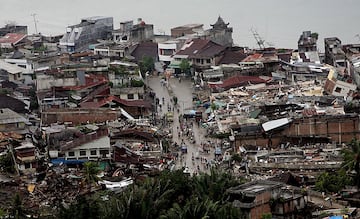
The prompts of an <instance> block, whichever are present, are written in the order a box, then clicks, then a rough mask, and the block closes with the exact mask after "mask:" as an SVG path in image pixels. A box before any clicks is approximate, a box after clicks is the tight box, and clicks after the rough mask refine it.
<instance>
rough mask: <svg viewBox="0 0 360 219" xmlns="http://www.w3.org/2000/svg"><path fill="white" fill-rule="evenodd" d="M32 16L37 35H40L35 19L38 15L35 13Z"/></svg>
mask: <svg viewBox="0 0 360 219" xmlns="http://www.w3.org/2000/svg"><path fill="white" fill-rule="evenodd" d="M31 16H32V17H33V19H34V25H35V33H36V34H38V33H39V32H38V29H37V20H36V18H35V16H36V14H35V13H34V14H31Z"/></svg>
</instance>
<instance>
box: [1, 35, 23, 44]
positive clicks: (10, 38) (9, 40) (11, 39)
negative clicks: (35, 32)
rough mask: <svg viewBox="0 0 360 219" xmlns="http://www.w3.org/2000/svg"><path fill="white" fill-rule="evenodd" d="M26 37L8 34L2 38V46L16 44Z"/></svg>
mask: <svg viewBox="0 0 360 219" xmlns="http://www.w3.org/2000/svg"><path fill="white" fill-rule="evenodd" d="M25 37H26V34H21V33H8V34H6V35H5V36H3V37H1V38H0V44H16V43H18V42H20V41H21V40H22V39H24V38H25Z"/></svg>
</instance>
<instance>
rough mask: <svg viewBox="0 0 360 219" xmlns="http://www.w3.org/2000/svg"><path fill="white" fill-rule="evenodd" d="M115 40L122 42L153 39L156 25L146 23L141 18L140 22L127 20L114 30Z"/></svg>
mask: <svg viewBox="0 0 360 219" xmlns="http://www.w3.org/2000/svg"><path fill="white" fill-rule="evenodd" d="M112 36H113V41H115V42H117V43H121V42H143V41H148V40H151V39H152V38H153V36H154V25H153V24H146V23H145V21H143V20H142V19H141V18H139V19H138V23H137V24H134V23H133V21H125V22H121V23H120V28H119V29H117V30H114V31H113V32H112Z"/></svg>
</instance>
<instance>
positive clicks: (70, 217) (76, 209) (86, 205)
mask: <svg viewBox="0 0 360 219" xmlns="http://www.w3.org/2000/svg"><path fill="white" fill-rule="evenodd" d="M101 211H102V208H101V207H100V201H99V200H97V199H93V198H92V197H85V196H79V197H78V198H77V199H76V202H75V203H74V204H72V205H70V206H69V208H64V207H63V206H61V208H60V212H59V215H58V218H60V219H98V218H102V216H101V215H102V214H101Z"/></svg>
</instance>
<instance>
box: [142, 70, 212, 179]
mask: <svg viewBox="0 0 360 219" xmlns="http://www.w3.org/2000/svg"><path fill="white" fill-rule="evenodd" d="M147 83H148V85H149V86H150V87H151V88H152V89H153V91H154V92H155V93H156V97H157V98H158V99H159V101H160V103H161V104H162V106H161V111H160V109H159V108H158V112H159V117H160V118H161V117H162V116H163V115H165V114H166V113H167V112H168V105H169V106H170V107H171V111H172V108H173V104H172V101H171V99H172V98H173V96H174V95H175V96H176V97H177V98H178V106H177V107H178V109H179V110H177V108H176V107H175V109H174V111H173V113H174V117H173V118H174V122H173V123H171V124H170V126H169V129H170V130H171V132H172V133H173V141H174V142H176V143H177V144H179V145H180V144H181V143H182V142H183V143H185V145H187V153H186V154H182V155H181V152H180V151H179V154H180V156H179V159H178V161H177V165H176V168H181V167H188V169H189V172H190V173H191V174H194V173H196V172H199V170H200V172H202V171H208V169H207V168H206V162H205V160H206V161H207V162H208V161H210V160H211V159H214V154H213V150H211V151H210V153H208V154H205V153H202V149H201V146H200V144H201V142H204V141H205V133H206V130H204V129H203V128H200V127H199V126H198V125H197V123H196V122H195V120H194V119H187V121H186V122H185V123H184V124H187V127H189V129H190V130H191V132H192V133H193V138H194V139H195V143H193V142H192V141H190V137H187V136H186V135H185V132H181V129H182V128H181V126H180V122H179V116H181V115H183V114H184V112H185V111H187V110H190V109H193V105H192V104H193V103H192V96H193V94H192V84H191V81H190V79H184V78H182V80H181V82H179V80H178V79H177V78H171V79H170V82H169V83H168V84H162V83H161V77H158V76H151V77H149V78H148V79H147ZM167 86H169V89H168V87H167ZM169 90H170V92H169ZM169 93H170V94H169ZM170 95H171V96H170ZM163 98H164V103H163ZM183 127H184V126H183ZM190 135H191V134H190ZM202 158H203V159H202Z"/></svg>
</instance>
